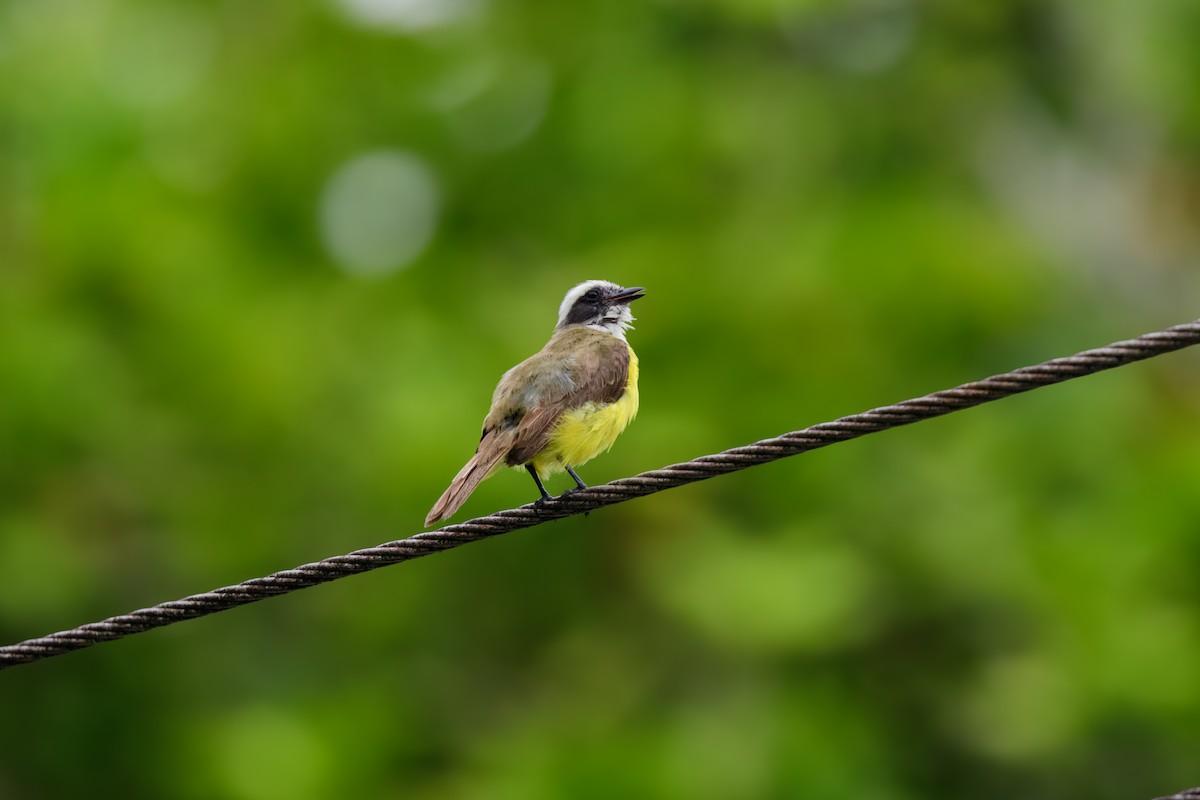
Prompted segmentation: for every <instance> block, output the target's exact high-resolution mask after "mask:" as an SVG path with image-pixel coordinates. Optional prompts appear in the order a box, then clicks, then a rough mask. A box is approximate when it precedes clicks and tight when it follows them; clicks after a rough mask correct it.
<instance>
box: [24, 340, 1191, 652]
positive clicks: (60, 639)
mask: <svg viewBox="0 0 1200 800" xmlns="http://www.w3.org/2000/svg"><path fill="white" fill-rule="evenodd" d="M1198 343H1200V320H1196V321H1194V322H1188V323H1184V324H1182V325H1175V326H1173V327H1170V328H1166V329H1164V330H1161V331H1155V332H1153V333H1147V334H1144V335H1142V336H1139V337H1137V338H1136V339H1129V340H1126V341H1121V342H1115V343H1113V344H1110V345H1108V346H1107V347H1099V348H1096V349H1094V350H1085V351H1083V352H1081V353H1076V354H1075V355H1071V356H1065V357H1063V358H1055V359H1052V360H1050V361H1046V362H1043V363H1041V364H1036V365H1034V366H1030V367H1021V368H1020V369H1015V370H1013V371H1011V372H1005V373H1002V374H999V375H993V376H992V377H990V378H984V379H983V380H980V381H974V382H972V383H964V384H962V385H961V386H956V387H954V388H953V389H946V390H944V391H940V392H934V393H932V394H927V395H925V396H924V397H917V398H914V399H911V400H904V401H902V402H899V403H895V404H893V405H889V406H881V407H879V408H874V409H871V410H870V411H865V412H863V413H861V414H853V415H851V416H848V417H842V418H841V419H836V420H834V421H832V422H822V423H819V424H817V425H813V426H811V427H808V428H804V429H802V430H798V431H792V432H791V433H785V434H783V435H782V436H776V437H774V438H771V439H763V440H761V441H758V442H754V443H753V444H749V445H745V446H744V447H735V448H732V449H730V450H725V451H724V452H721V453H716V454H713V455H706V456H700V457H699V458H695V459H692V460H691V461H684V462H682V463H679V464H672V465H670V466H667V467H663V468H662V469H656V470H651V471H650V472H643V473H641V474H640V475H634V476H632V477H629V478H620V479H618V480H615V481H613V482H611V483H606V484H603V485H600V486H593V487H591V488H588V489H584V490H580V491H576V492H572V493H571V494H568V495H566V496H564V497H560V498H557V499H554V500H550V501H546V502H544V503H531V504H529V505H524V506H520V507H519V508H512V509H507V510H505V511H498V512H496V513H494V514H489V515H487V516H484V517H478V518H476V519H471V520H467V521H466V522H460V523H457V524H454V525H446V526H445V527H442V528H439V529H437V530H434V531H428V532H425V533H418V534H415V535H413V536H409V537H408V538H406V539H398V540H396V541H392V542H387V543H385V544H381V545H378V546H376V547H368V548H366V549H363V550H355V551H354V552H352V553H347V554H345V555H340V556H333V557H331V558H326V559H323V560H321V561H315V562H312V563H309V564H303V565H301V566H298V567H296V568H294V569H287V570H283V571H280V572H275V573H272V574H270V575H267V576H264V577H261V578H251V579H250V580H247V581H243V582H242V583H238V584H234V585H232V586H223V587H221V588H219V589H213V590H212V591H210V592H204V593H202V594H194V595H190V596H188V597H184V598H182V599H180V600H171V601H168V602H165V603H159V604H158V605H155V606H150V607H148V608H142V609H138V610H137V611H133V612H131V613H129V614H121V615H119V616H115V617H109V618H108V619H104V620H101V621H99V622H91V623H88V624H86V625H80V626H79V627H76V628H71V629H69V630H63V631H59V632H57V633H51V634H49V635H46V636H41V637H38V638H35V639H27V640H25V641H23V642H18V643H16V644H11V645H7V646H3V647H0V669H7V668H8V667H13V666H16V665H18V664H27V663H31V662H34V661H40V660H42V659H45V658H49V657H51V656H57V655H62V654H64V653H69V652H71V651H73V650H80V649H83V648H85V647H91V646H92V645H94V644H98V643H99V642H106V641H112V640H115V639H121V638H124V637H126V636H130V635H132V634H135V633H144V632H145V631H149V630H153V629H154V628H161V627H163V626H165V625H171V624H174V623H176V622H182V621H184V620H188V619H195V618H197V617H202V616H206V615H208V614H215V613H217V612H219V611H226V610H228V609H231V608H236V607H237V606H242V605H246V604H248V603H253V602H255V601H258V600H263V599H265V598H268V597H274V596H276V595H281V594H287V593H289V592H294V591H296V590H298V589H306V588H308V587H310V586H316V585H317V584H321V583H328V582H329V581H333V580H337V579H338V578H344V577H346V576H347V575H356V574H358V573H361V572H367V571H369V570H373V569H378V568H379V567H385V566H388V565H390V564H398V563H400V562H402V561H409V560H411V559H414V558H419V557H421V556H426V555H430V554H431V553H437V552H440V551H442V550H449V549H450V548H453V547H458V546H460V545H464V544H467V543H468V542H474V541H478V540H480V539H486V538H488V537H491V536H497V535H499V534H502V533H509V532H511V531H515V530H520V529H521V528H528V527H530V526H533V525H538V524H541V523H543V522H549V521H551V520H556V519H562V518H563V517H569V516H573V515H575V514H582V513H585V512H589V511H594V510H595V509H598V508H602V507H604V506H609V505H614V504H616V503H623V502H625V501H626V500H631V499H633V498H635V497H643V496H645V495H648V494H654V493H656V492H661V491H663V490H664V489H672V488H674V487H676V486H683V485H685V484H688V483H695V482H696V481H701V480H704V479H706V478H713V477H716V476H717V475H724V474H726V473H729V472H735V471H737V470H742V469H746V468H747V467H752V466H755V465H758V464H765V463H767V462H770V461H775V460H778V459H780V458H785V457H787V456H794V455H797V454H799V453H805V452H808V451H809V450H816V449H817V448H820V447H825V446H827V445H831V444H835V443H837V442H844V441H847V440H849V439H856V438H858V437H860V436H865V435H867V434H871V433H878V432H880V431H885V430H889V429H891V428H897V427H900V426H901V425H908V424H910V423H913V422H919V421H921V420H925V419H931V418H933V417H939V416H942V415H944V414H949V413H951V412H953V411H960V410H962V409H965V408H971V407H973V406H977V405H981V404H983V403H989V402H992V401H994V400H1000V399H1002V398H1005V397H1010V396H1012V395H1015V394H1020V393H1022V392H1027V391H1029V390H1031V389H1036V388H1038V387H1041V386H1049V385H1051V384H1055V383H1061V382H1062V381H1067V380H1071V379H1072V378H1079V377H1082V376H1084V375H1091V374H1094V373H1097V372H1102V371H1104V370H1108V369H1113V368H1114V367H1119V366H1123V365H1125V364H1130V363H1132V362H1135V361H1142V360H1144V359H1147V358H1152V357H1154V356H1157V355H1162V354H1163V353H1169V352H1172V351H1175V350H1181V349H1183V348H1185V347H1190V346H1192V345H1195V344H1198Z"/></svg>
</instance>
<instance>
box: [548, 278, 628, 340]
mask: <svg viewBox="0 0 1200 800" xmlns="http://www.w3.org/2000/svg"><path fill="white" fill-rule="evenodd" d="M644 294H646V290H645V289H643V288H642V287H640V286H637V287H634V288H632V289H626V288H624V287H622V286H618V285H617V284H615V283H613V282H611V281H584V282H583V283H581V284H579V285H578V286H576V287H575V288H573V289H571V291H569V292H567V296H566V297H564V298H563V301H562V305H561V306H559V307H558V325H557V326H556V328H555V329H556V330H561V329H562V328H565V327H567V326H568V325H586V326H588V327H589V328H597V329H599V330H602V331H606V332H608V333H611V334H612V335H613V336H619V337H620V338H622V339H624V338H625V331H626V330H628V329H629V328H631V327H633V326H632V325H631V324H630V323H632V322H633V320H634V316H633V314H631V313H630V312H629V304H630V303H632V302H633V301H634V300H637V299H638V298H639V297H641V296H643V295H644Z"/></svg>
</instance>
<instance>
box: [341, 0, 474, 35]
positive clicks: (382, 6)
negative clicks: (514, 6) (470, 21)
mask: <svg viewBox="0 0 1200 800" xmlns="http://www.w3.org/2000/svg"><path fill="white" fill-rule="evenodd" d="M338 4H339V5H340V6H341V7H342V9H343V10H344V11H345V12H346V14H347V15H348V16H349V17H350V18H351V19H353V20H354V21H355V22H357V23H359V24H360V25H366V26H369V27H373V28H387V29H391V30H394V31H398V32H417V31H423V30H427V29H430V28H438V27H441V26H443V25H448V24H450V23H453V22H458V21H459V20H462V19H464V18H466V17H469V16H471V15H472V14H474V13H475V12H476V11H477V10H478V7H479V0H339V3H338Z"/></svg>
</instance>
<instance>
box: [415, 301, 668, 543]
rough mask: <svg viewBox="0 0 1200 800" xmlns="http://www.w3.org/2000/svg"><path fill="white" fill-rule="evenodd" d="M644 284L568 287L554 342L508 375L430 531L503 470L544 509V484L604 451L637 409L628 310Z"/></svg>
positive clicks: (436, 508) (437, 506) (580, 485)
mask: <svg viewBox="0 0 1200 800" xmlns="http://www.w3.org/2000/svg"><path fill="white" fill-rule="evenodd" d="M645 294H646V290H645V288H643V287H641V286H636V287H633V288H625V287H623V286H619V285H618V284H615V283H613V282H611V281H603V280H589V281H584V282H583V283H580V284H578V285H577V286H574V287H572V288H571V290H570V291H568V292H567V294H566V296H565V297H564V298H563V301H562V303H561V304H560V305H559V308H558V323H557V324H556V325H555V326H554V333H553V334H552V335H551V337H550V341H548V342H547V343H546V345H545V346H544V347H543V348H542V349H541V350H539V351H538V352H537V353H535V354H533V355H532V356H530V357H529V358H527V359H525V360H524V361H522V362H521V363H520V364H517V365H516V366H515V367H513V368H512V369H510V370H509V371H508V372H506V373H504V375H503V377H501V378H500V383H499V384H498V385H497V386H496V391H495V393H494V394H493V395H492V406H491V409H490V410H489V411H488V414H487V417H486V418H485V419H484V420H483V434H482V435H481V436H480V438H479V447H478V448H476V450H475V455H473V456H472V457H471V460H470V461H468V462H467V463H466V465H465V466H464V467H463V468H462V469H461V470H459V473H458V475H456V476H455V477H454V480H453V481H451V483H450V487H449V488H448V489H446V491H445V493H444V494H443V495H442V496H441V498H440V499H439V500H438V501H437V502H436V503H434V505H433V508H432V509H430V511H429V515H428V516H427V517H426V518H425V526H426V527H430V526H432V525H434V524H436V523H438V522H441V521H442V520H444V519H447V518H448V517H450V516H452V515H453V514H454V513H455V512H456V511H458V509H459V508H461V507H462V504H463V503H465V502H466V501H467V498H468V497H470V496H471V493H472V492H473V491H475V487H477V486H478V485H479V484H480V483H481V482H482V481H483V480H484V479H485V478H488V477H490V476H492V475H494V474H495V473H497V472H499V471H500V470H501V469H502V468H504V467H506V466H507V467H516V468H521V467H524V468H525V470H526V471H527V472H528V473H529V474H530V475H531V476H532V477H533V482H534V483H536V484H537V488H538V492H539V493H540V494H541V497H540V498H539V499H538V500H537V501H536V502H538V503H542V502H544V501H546V500H550V499H552V498H551V495H550V493H549V492H547V491H546V486H545V484H544V483H542V481H543V480H544V479H546V478H547V477H549V476H550V475H553V474H556V473H558V472H562V471H566V472H567V473H568V474H569V475H570V476H571V478H572V479H574V481H575V488H574V489H570V490H568V491H567V492H564V493H563V496H565V495H566V494H568V493H570V492H574V491H578V490H579V489H586V488H587V484H585V483H584V482H583V481H582V480H581V479H580V477H579V475H578V473H576V472H575V467H579V466H582V465H583V464H586V463H587V462H588V461H591V460H592V459H593V458H595V457H596V456H598V455H600V454H601V453H604V452H606V451H607V450H608V449H609V448H610V447H612V446H613V443H614V442H615V441H616V440H617V437H618V436H619V435H620V434H621V432H622V431H624V430H625V428H626V427H627V426H628V425H629V423H630V422H631V421H632V420H633V418H634V417H635V416H636V415H637V412H638V358H637V355H636V354H635V353H634V352H633V348H632V347H630V346H629V342H628V341H627V340H626V338H625V332H626V331H628V330H629V329H631V328H632V327H633V325H632V323H633V321H634V319H635V317H634V316H633V314H632V313H631V312H630V310H629V304H630V303H632V302H633V301H634V300H637V299H639V298H641V297H643V296H645Z"/></svg>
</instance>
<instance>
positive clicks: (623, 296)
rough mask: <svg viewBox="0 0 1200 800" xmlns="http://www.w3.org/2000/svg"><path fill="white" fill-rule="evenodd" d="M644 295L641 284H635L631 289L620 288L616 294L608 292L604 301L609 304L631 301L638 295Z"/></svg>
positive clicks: (644, 291)
mask: <svg viewBox="0 0 1200 800" xmlns="http://www.w3.org/2000/svg"><path fill="white" fill-rule="evenodd" d="M645 296H646V290H645V289H644V288H642V287H641V286H635V287H633V288H632V289H622V290H621V291H619V292H617V293H616V294H610V295H609V296H608V297H606V298H604V302H606V303H608V304H609V305H617V304H624V303H632V302H633V301H634V300H637V299H638V298H639V297H645Z"/></svg>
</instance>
